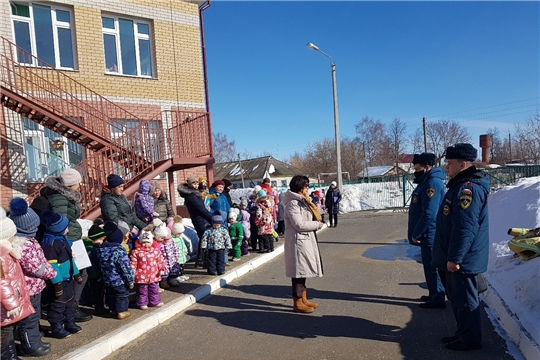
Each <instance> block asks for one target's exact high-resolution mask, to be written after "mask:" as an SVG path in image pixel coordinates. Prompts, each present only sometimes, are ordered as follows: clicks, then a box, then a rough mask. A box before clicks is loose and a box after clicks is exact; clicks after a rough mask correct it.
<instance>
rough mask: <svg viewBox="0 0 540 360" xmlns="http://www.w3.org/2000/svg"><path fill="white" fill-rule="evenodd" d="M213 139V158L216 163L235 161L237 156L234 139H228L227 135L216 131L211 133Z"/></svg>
mask: <svg viewBox="0 0 540 360" xmlns="http://www.w3.org/2000/svg"><path fill="white" fill-rule="evenodd" d="M213 140H214V158H215V159H216V163H218V164H219V163H224V162H229V161H235V160H236V157H237V152H236V145H235V144H234V140H232V141H229V139H227V135H225V134H223V133H221V132H218V133H214V134H213Z"/></svg>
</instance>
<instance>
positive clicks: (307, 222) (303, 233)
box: [283, 175, 323, 313]
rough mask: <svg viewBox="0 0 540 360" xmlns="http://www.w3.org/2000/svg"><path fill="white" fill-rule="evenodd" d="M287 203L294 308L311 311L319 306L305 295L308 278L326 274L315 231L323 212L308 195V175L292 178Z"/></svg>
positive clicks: (289, 274)
mask: <svg viewBox="0 0 540 360" xmlns="http://www.w3.org/2000/svg"><path fill="white" fill-rule="evenodd" d="M289 188H290V189H289V191H287V192H286V193H285V195H284V200H283V201H284V203H285V274H286V276H287V277H290V278H292V295H293V300H294V306H293V310H294V311H295V312H302V313H311V312H313V310H314V309H315V308H316V307H317V306H318V305H317V303H314V302H309V301H308V300H307V297H306V278H311V277H321V276H323V268H322V262H321V257H320V255H319V246H318V245H317V238H316V235H315V232H316V231H317V230H318V229H320V228H322V226H323V223H322V222H321V214H320V212H319V210H318V209H317V206H316V205H315V204H313V203H312V202H311V199H310V197H309V196H308V190H309V179H308V178H307V177H306V176H301V175H296V176H294V177H293V178H292V179H291V182H290V184H289Z"/></svg>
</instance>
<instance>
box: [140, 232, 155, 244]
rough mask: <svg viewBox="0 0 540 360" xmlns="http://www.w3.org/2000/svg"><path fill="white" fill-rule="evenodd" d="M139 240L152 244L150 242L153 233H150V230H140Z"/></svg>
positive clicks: (152, 239)
mask: <svg viewBox="0 0 540 360" xmlns="http://www.w3.org/2000/svg"><path fill="white" fill-rule="evenodd" d="M139 242H140V243H141V244H145V243H149V244H150V245H152V243H153V242H154V235H152V232H151V231H148V230H143V231H142V232H141V236H140V237H139Z"/></svg>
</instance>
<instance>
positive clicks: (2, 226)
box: [0, 207, 17, 240]
mask: <svg viewBox="0 0 540 360" xmlns="http://www.w3.org/2000/svg"><path fill="white" fill-rule="evenodd" d="M16 233H17V227H16V226H15V223H14V222H13V220H11V219H10V218H8V217H7V216H6V211H5V210H4V208H3V207H0V240H8V239H10V238H11V237H13V236H14V235H15V234H16Z"/></svg>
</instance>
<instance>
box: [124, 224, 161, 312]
mask: <svg viewBox="0 0 540 360" xmlns="http://www.w3.org/2000/svg"><path fill="white" fill-rule="evenodd" d="M153 242H154V235H153V234H152V231H151V230H150V229H149V228H144V229H143V230H142V231H141V233H140V236H139V240H138V241H137V242H136V243H135V249H133V251H132V252H131V256H130V259H131V268H132V269H133V272H134V273H135V283H137V284H138V287H137V306H138V307H139V308H140V309H141V310H146V309H148V306H156V307H159V306H163V302H162V301H161V296H160V295H159V281H160V280H161V276H160V272H161V271H165V270H166V269H167V266H166V264H165V262H164V261H163V257H162V256H161V251H160V250H159V249H158V248H156V247H154V246H152V244H153Z"/></svg>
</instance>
